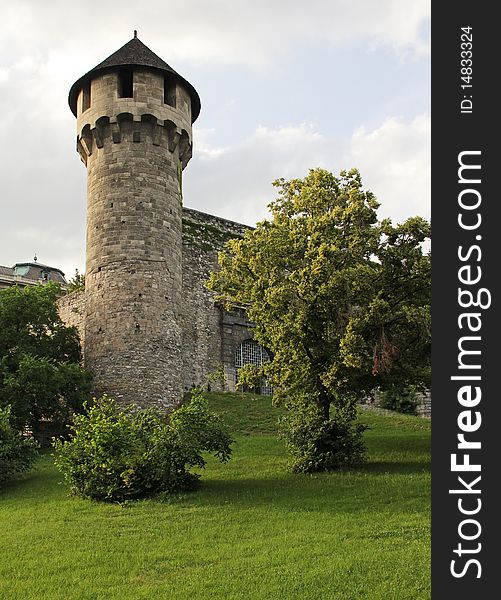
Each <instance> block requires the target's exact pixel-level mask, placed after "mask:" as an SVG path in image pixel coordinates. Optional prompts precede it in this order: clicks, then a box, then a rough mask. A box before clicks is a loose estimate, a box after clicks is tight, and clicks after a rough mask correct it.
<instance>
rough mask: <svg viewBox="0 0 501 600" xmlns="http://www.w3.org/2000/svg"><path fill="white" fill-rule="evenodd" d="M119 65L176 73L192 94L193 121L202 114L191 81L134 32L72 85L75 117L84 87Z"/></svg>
mask: <svg viewBox="0 0 501 600" xmlns="http://www.w3.org/2000/svg"><path fill="white" fill-rule="evenodd" d="M117 67H148V68H150V69H156V70H157V71H162V72H163V73H170V74H171V75H174V76H175V77H176V79H177V81H178V82H179V83H181V84H182V85H184V87H186V88H187V90H188V92H189V94H190V97H191V121H192V123H193V122H194V121H195V120H196V118H197V117H198V115H199V114H200V97H199V95H198V93H197V91H196V90H195V88H194V87H193V86H192V85H191V83H189V82H188V81H186V79H184V77H181V75H179V73H176V71H174V69H173V68H172V67H171V66H170V65H168V64H167V63H166V62H165V61H164V60H162V59H161V58H160V57H159V56H157V55H156V54H155V53H154V52H152V51H151V50H150V49H149V48H148V46H146V45H145V44H143V42H141V40H140V39H139V38H138V37H136V35H135V34H134V37H133V38H132V39H131V40H130V41H129V42H127V43H126V44H125V45H124V46H122V47H121V48H119V49H118V50H117V51H116V52H114V53H113V54H111V56H108V58H107V59H105V60H103V62H101V63H99V64H98V65H97V66H96V67H94V68H93V69H91V70H90V71H89V72H88V73H86V74H85V75H83V76H82V77H80V79H78V80H77V81H75V83H74V84H73V85H72V86H71V89H70V93H69V96H68V104H69V105H70V108H71V111H72V113H73V114H74V115H75V117H76V116H77V98H78V94H79V92H80V90H81V89H82V87H83V86H84V85H85V84H87V83H88V82H89V81H90V80H91V79H93V78H94V77H95V76H96V75H97V74H98V73H99V74H101V73H103V72H105V71H112V70H114V69H116V68H117Z"/></svg>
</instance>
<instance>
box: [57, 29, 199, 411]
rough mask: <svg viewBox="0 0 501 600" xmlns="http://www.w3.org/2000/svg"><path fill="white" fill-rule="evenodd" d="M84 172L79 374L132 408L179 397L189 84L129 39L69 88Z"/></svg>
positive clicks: (194, 103) (194, 112)
mask: <svg viewBox="0 0 501 600" xmlns="http://www.w3.org/2000/svg"><path fill="white" fill-rule="evenodd" d="M69 104H70V108H71V110H72V112H73V114H74V115H75V116H76V117H77V150H78V152H79V154H80V156H81V158H82V161H83V162H84V163H85V165H86V167H87V242H86V243H87V258H86V275H85V286H86V293H85V316H84V322H85V325H84V327H85V335H84V340H85V341H84V355H85V362H86V366H88V367H89V368H90V369H92V371H93V372H94V375H95V384H96V389H97V391H98V392H99V393H100V392H103V391H106V392H108V393H109V394H110V395H111V396H113V397H114V398H115V399H116V400H119V401H122V402H125V403H129V402H134V403H137V404H139V405H141V406H147V405H150V406H165V407H167V406H172V404H174V403H176V402H178V401H179V400H180V398H181V394H182V388H183V386H182V323H181V315H182V238H181V227H182V222H181V219H182V198H181V173H182V170H183V169H184V167H185V166H186V165H187V163H188V161H189V160H190V158H191V151H192V141H191V140H192V136H191V125H192V123H193V122H194V121H195V119H196V118H197V117H198V114H199V112H200V98H199V96H198V94H197V92H196V90H195V89H194V87H193V86H192V85H191V84H190V83H188V82H187V81H186V80H185V79H183V77H181V76H180V75H178V74H177V73H176V72H175V71H174V70H173V69H172V68H171V67H170V66H169V65H168V64H167V63H165V62H164V61H163V60H162V59H161V58H159V57H158V56H157V55H156V54H154V53H153V52H152V51H151V50H150V49H149V48H147V47H146V46H145V45H144V44H143V43H142V42H141V41H140V40H139V39H138V38H137V35H136V32H134V38H133V39H132V40H130V41H129V42H128V43H127V44H125V45H124V46H123V47H122V48H120V49H119V50H117V51H116V52H115V53H114V54H112V55H111V56H110V57H108V58H107V59H106V60H105V61H103V62H102V63H100V64H99V65H97V66H96V67H95V68H94V69H92V70H91V71H89V72H88V73H87V74H86V75H84V76H83V77H81V78H80V79H79V80H78V81H76V82H75V83H74V84H73V86H72V87H71V90H70V93H69Z"/></svg>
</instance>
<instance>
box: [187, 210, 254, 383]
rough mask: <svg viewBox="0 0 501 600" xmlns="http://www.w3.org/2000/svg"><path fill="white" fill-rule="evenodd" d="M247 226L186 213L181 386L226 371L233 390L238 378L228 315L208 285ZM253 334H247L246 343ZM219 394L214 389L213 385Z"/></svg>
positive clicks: (208, 216)
mask: <svg viewBox="0 0 501 600" xmlns="http://www.w3.org/2000/svg"><path fill="white" fill-rule="evenodd" d="M246 229H248V227H246V226H245V225H241V224H239V223H234V222H233V221H227V220H226V219H221V218H219V217H215V216H213V215H207V214H205V213H201V212H198V211H195V210H191V209H186V208H185V209H184V210H183V307H184V316H183V383H184V388H185V390H187V389H189V388H190V387H192V386H193V385H201V384H203V383H204V382H205V381H206V380H207V376H208V375H209V374H211V373H213V372H214V371H216V370H217V369H218V367H220V366H224V370H225V374H226V375H227V380H228V383H229V384H230V385H229V389H234V388H232V386H231V383H232V381H233V380H234V376H233V374H232V372H231V365H234V357H235V349H234V344H235V343H236V342H235V339H233V335H232V331H233V329H232V327H233V326H232V325H231V324H229V323H228V318H229V316H228V315H229V313H226V311H223V310H222V308H221V307H220V306H217V305H215V304H214V300H213V294H212V293H211V292H210V291H209V290H207V288H206V287H205V286H204V282H206V281H207V280H208V278H209V275H210V273H211V271H213V270H215V269H216V268H217V253H218V251H219V250H220V249H221V248H222V247H223V245H224V244H225V242H226V241H228V240H229V239H231V238H232V237H237V236H241V235H243V233H244V231H245V230H246ZM248 337H249V333H248V332H246V333H245V339H246V338H248ZM213 389H215V386H213Z"/></svg>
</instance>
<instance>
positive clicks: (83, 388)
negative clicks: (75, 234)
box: [0, 283, 91, 431]
mask: <svg viewBox="0 0 501 600" xmlns="http://www.w3.org/2000/svg"><path fill="white" fill-rule="evenodd" d="M60 294H61V290H60V288H59V286H57V285H56V284H53V283H49V284H47V285H43V286H42V285H39V286H27V287H24V288H19V287H17V286H14V287H10V288H7V289H4V290H1V291H0V406H7V405H10V406H11V420H12V422H13V424H14V425H15V426H16V427H17V428H19V429H21V428H23V427H24V426H28V427H30V428H31V429H32V430H33V431H37V429H38V427H39V424H40V422H41V421H42V420H51V421H52V422H55V423H56V424H62V423H64V422H65V421H66V420H67V419H68V418H69V416H70V414H71V413H72V412H73V411H74V410H79V409H80V408H81V406H82V403H83V401H84V400H85V399H86V398H88V396H89V395H90V386H91V376H90V373H89V372H88V371H86V370H85V369H83V368H82V367H81V365H80V362H81V358H82V356H81V351H80V341H79V338H78V333H77V330H76V328H75V327H67V326H65V325H64V323H63V322H62V321H61V318H60V317H59V314H58V311H57V304H56V301H57V298H58V296H59V295H60Z"/></svg>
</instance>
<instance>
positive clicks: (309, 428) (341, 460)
mask: <svg viewBox="0 0 501 600" xmlns="http://www.w3.org/2000/svg"><path fill="white" fill-rule="evenodd" d="M279 424H280V437H281V438H282V439H283V440H284V441H285V446H286V448H287V450H288V451H289V452H290V454H291V457H292V461H291V463H290V467H291V470H292V471H293V472H294V473H313V472H315V471H330V470H334V469H338V468H340V467H348V466H353V465H355V464H357V463H360V462H363V461H364V459H365V452H366V447H365V443H364V441H363V439H362V434H363V432H364V431H365V430H366V429H367V426H366V425H361V424H360V423H356V422H355V421H354V420H353V419H351V418H348V417H346V416H342V415H341V416H340V415H338V416H337V417H336V418H332V419H328V420H325V419H324V418H323V417H322V415H321V414H320V412H319V411H317V410H316V409H315V408H313V407H312V406H311V405H301V406H299V407H295V409H294V411H292V412H290V413H289V414H288V415H286V416H285V417H282V418H281V419H280V421H279Z"/></svg>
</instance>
